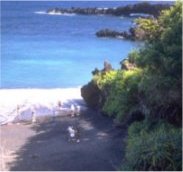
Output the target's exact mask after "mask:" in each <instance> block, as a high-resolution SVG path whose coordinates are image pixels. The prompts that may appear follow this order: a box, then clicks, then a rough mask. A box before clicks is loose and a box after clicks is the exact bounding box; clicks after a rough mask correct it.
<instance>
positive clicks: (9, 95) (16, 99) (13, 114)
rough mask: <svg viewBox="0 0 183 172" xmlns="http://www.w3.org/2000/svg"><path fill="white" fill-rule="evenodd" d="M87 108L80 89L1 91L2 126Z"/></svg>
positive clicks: (0, 120) (62, 114) (0, 121)
mask: <svg viewBox="0 0 183 172" xmlns="http://www.w3.org/2000/svg"><path fill="white" fill-rule="evenodd" d="M72 105H73V106H74V107H77V106H80V108H85V103H84V100H83V98H82V97H81V90H80V87H77V88H51V89H45V88H43V89H39V88H38V89H37V88H31V89H25V88H23V89H1V90H0V125H2V124H7V123H10V122H14V121H17V122H18V121H27V120H28V121H30V120H31V119H32V114H33V113H34V114H35V116H36V118H39V117H45V116H51V117H55V116H59V115H61V116H64V115H68V114H69V113H70V110H71V106H72Z"/></svg>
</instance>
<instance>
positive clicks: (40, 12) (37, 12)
mask: <svg viewBox="0 0 183 172" xmlns="http://www.w3.org/2000/svg"><path fill="white" fill-rule="evenodd" d="M34 13H35V14H47V13H46V11H35V12H34Z"/></svg>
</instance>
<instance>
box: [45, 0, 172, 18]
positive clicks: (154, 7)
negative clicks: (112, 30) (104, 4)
mask: <svg viewBox="0 0 183 172" xmlns="http://www.w3.org/2000/svg"><path fill="white" fill-rule="evenodd" d="M169 7H170V5H169V4H150V3H146V2H143V3H138V4H134V5H127V6H121V7H117V8H76V7H72V8H69V9H67V8H53V9H49V10H47V13H48V14H65V13H67V14H80V15H114V16H136V15H137V14H138V15H141V16H142V15H144V17H148V15H147V14H149V15H153V16H158V15H159V13H160V11H161V10H163V9H167V8H169Z"/></svg>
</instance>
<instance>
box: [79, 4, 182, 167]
mask: <svg viewBox="0 0 183 172" xmlns="http://www.w3.org/2000/svg"><path fill="white" fill-rule="evenodd" d="M136 22H137V25H138V26H137V28H138V29H137V30H136V31H137V32H139V37H140V36H141V37H145V40H146V42H145V46H144V47H143V48H141V49H140V50H138V51H137V50H136V51H133V52H132V53H130V54H129V55H128V57H127V59H125V60H123V61H122V62H121V69H120V70H112V69H110V70H107V71H106V70H105V67H104V69H103V70H102V71H99V70H96V71H95V72H93V79H92V81H91V82H92V83H93V85H95V88H97V90H98V91H97V94H96V95H97V96H98V97H97V99H94V100H92V101H94V102H95V103H96V105H100V106H98V107H97V108H100V109H101V110H102V111H103V112H104V113H105V114H107V115H110V116H112V117H114V118H117V119H118V120H119V121H121V122H122V123H127V124H131V125H130V126H129V129H128V140H127V147H126V154H125V159H124V163H123V164H124V165H123V166H122V169H123V170H182V135H181V131H182V130H181V128H182V3H181V1H177V2H176V4H175V5H174V6H173V7H171V8H170V9H169V10H166V11H162V13H161V15H160V16H159V17H158V18H157V19H138V20H137V21H136ZM89 85H90V87H89ZM89 85H87V86H85V87H84V89H83V88H82V90H81V91H82V96H83V98H84V99H85V100H86V102H87V103H88V105H89V106H90V105H91V102H92V101H91V99H90V98H88V97H86V96H85V95H86V93H87V92H90V93H91V90H92V89H93V87H92V86H91V84H89ZM91 88H92V89H91ZM83 90H84V91H83ZM95 93H96V92H95ZM96 95H95V97H96ZM90 97H92V94H91V95H90ZM92 107H94V106H92ZM134 121H139V122H134Z"/></svg>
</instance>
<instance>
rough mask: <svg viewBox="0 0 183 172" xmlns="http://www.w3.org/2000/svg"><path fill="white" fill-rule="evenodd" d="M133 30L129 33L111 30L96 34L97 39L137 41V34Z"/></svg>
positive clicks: (103, 30)
mask: <svg viewBox="0 0 183 172" xmlns="http://www.w3.org/2000/svg"><path fill="white" fill-rule="evenodd" d="M132 30H133V28H130V31H129V32H126V31H124V32H118V31H114V30H110V29H102V30H100V31H98V32H96V36H97V37H109V38H120V39H128V40H135V33H134V30H133V32H132Z"/></svg>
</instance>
